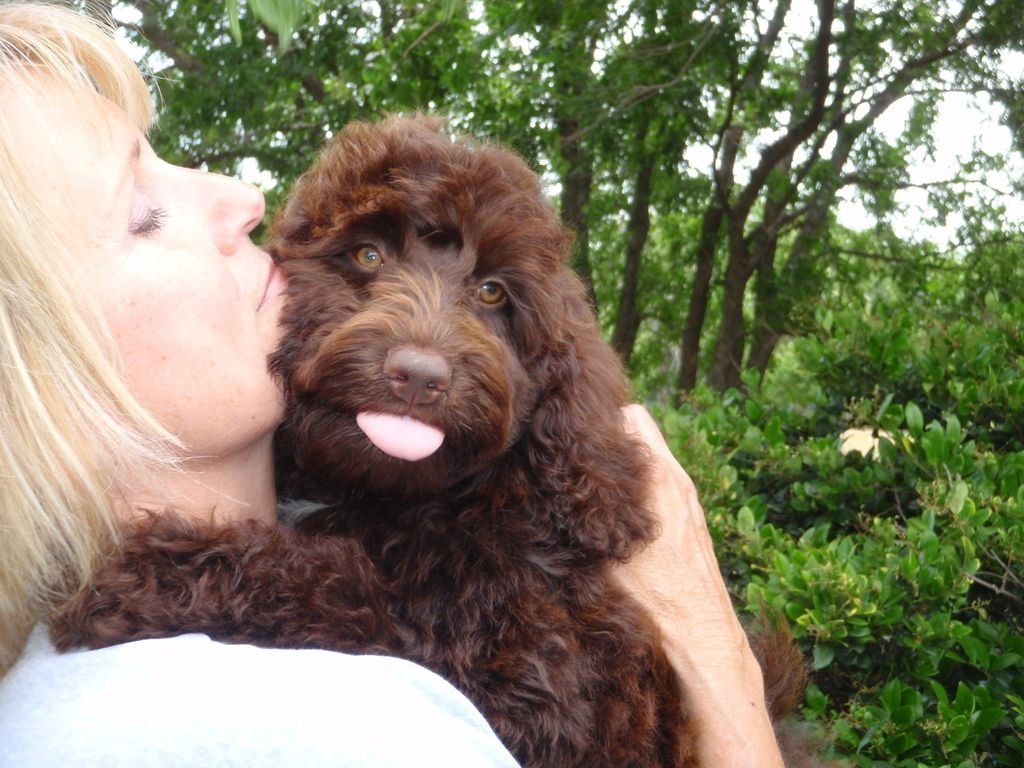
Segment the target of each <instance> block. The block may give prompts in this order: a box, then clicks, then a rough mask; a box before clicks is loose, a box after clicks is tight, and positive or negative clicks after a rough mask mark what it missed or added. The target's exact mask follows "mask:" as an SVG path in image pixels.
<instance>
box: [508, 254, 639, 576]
mask: <svg viewBox="0 0 1024 768" xmlns="http://www.w3.org/2000/svg"><path fill="white" fill-rule="evenodd" d="M555 282H556V286H555V289H554V290H553V291H552V292H551V295H552V306H551V308H550V309H551V310H552V311H554V312H556V313H558V312H559V311H560V313H561V314H560V315H559V316H558V317H557V318H556V321H555V322H554V323H553V325H554V326H555V327H557V328H558V338H555V339H553V343H552V345H551V349H550V350H549V352H548V353H547V355H546V358H545V360H544V362H543V364H542V365H541V366H540V369H541V371H540V373H541V375H542V376H545V377H546V380H547V382H548V386H547V387H546V390H545V391H544V392H543V393H542V394H541V396H540V399H539V402H538V404H537V407H536V410H535V412H534V415H533V419H532V422H531V425H530V439H531V445H530V450H529V451H528V454H529V456H530V459H529V461H531V462H533V464H534V466H533V467H532V469H533V470H534V471H533V473H532V474H534V476H535V477H537V478H539V481H540V482H541V483H543V484H549V485H551V486H552V487H549V488H545V489H544V493H545V495H548V494H550V497H549V499H550V501H553V502H554V507H555V508H556V509H557V510H558V511H557V512H556V514H557V515H559V518H560V519H558V520H557V521H556V523H557V525H558V527H559V528H561V529H562V530H564V531H565V532H566V533H567V534H568V536H569V538H570V540H571V544H572V546H573V547H574V548H576V549H578V550H580V551H582V552H585V553H587V554H590V555H596V556H598V557H614V558H626V557H628V556H629V555H631V554H632V553H633V552H634V551H635V549H636V545H637V542H638V541H639V540H644V539H646V538H648V536H649V535H650V533H651V527H652V523H651V520H650V516H649V514H648V513H647V512H646V511H645V509H644V508H642V507H641V506H640V504H641V503H642V500H643V499H645V498H646V493H647V490H648V489H647V487H646V478H647V472H646V467H647V453H646V449H644V448H643V447H642V446H641V445H640V444H639V443H638V442H637V441H636V440H635V439H633V438H631V437H630V436H629V435H627V433H626V431H625V428H624V426H623V422H622V414H621V408H622V406H624V405H626V404H628V403H629V402H630V401H631V389H630V386H629V382H628V379H627V378H626V375H625V372H624V371H623V368H622V364H621V362H620V360H619V358H618V355H617V354H616V353H615V352H614V351H613V350H612V349H611V347H609V346H608V345H607V344H606V343H605V341H604V340H603V338H602V337H601V333H600V330H599V328H598V326H597V323H596V320H595V318H594V314H593V310H592V308H591V307H590V304H589V303H588V301H587V300H586V294H585V291H584V289H583V286H582V284H581V283H580V281H579V279H578V278H577V277H576V276H575V275H574V274H573V273H571V272H570V271H569V270H568V269H567V268H566V269H563V270H562V271H561V274H559V275H558V276H557V277H556V280H555ZM555 301H558V302H562V303H561V308H560V310H559V308H557V307H556V306H555V304H554V302H555ZM550 501H549V503H550ZM630 513H631V514H630Z"/></svg>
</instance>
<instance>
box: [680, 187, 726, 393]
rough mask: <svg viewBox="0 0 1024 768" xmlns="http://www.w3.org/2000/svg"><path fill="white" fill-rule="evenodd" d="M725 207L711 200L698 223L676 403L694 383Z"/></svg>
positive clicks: (695, 383) (695, 382)
mask: <svg viewBox="0 0 1024 768" xmlns="http://www.w3.org/2000/svg"><path fill="white" fill-rule="evenodd" d="M724 214H725V211H724V210H723V209H722V206H721V205H720V204H719V203H718V202H717V201H713V202H712V203H711V205H710V207H709V208H708V209H707V210H706V211H705V212H704V218H703V220H702V221H701V225H700V240H699V241H698V243H697V258H696V264H695V266H694V271H693V285H692V286H691V287H690V304H689V307H688V308H687V311H686V324H685V325H684V326H683V345H682V360H681V361H680V365H679V380H678V388H677V393H676V401H677V402H676V404H677V405H678V400H679V395H680V394H681V393H683V392H689V391H690V390H692V389H693V388H694V387H695V386H697V370H698V367H699V366H698V363H699V362H700V337H701V332H702V331H703V330H704V319H705V317H707V311H708V301H709V299H710V298H711V277H712V275H713V274H714V270H715V247H716V245H717V243H718V233H719V230H721V228H722V218H723V216H724Z"/></svg>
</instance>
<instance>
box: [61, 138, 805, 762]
mask: <svg viewBox="0 0 1024 768" xmlns="http://www.w3.org/2000/svg"><path fill="white" fill-rule="evenodd" d="M439 128H440V125H439V123H438V122H437V121H432V120H430V119H427V118H417V119H392V120H389V121H387V122H385V123H383V124H380V125H368V124H354V125H350V126H349V127H347V128H346V129H345V130H344V131H342V132H341V133H340V134H339V135H338V136H337V137H336V138H335V139H334V140H333V141H332V143H331V144H330V145H329V146H328V148H327V149H326V151H325V152H324V154H323V156H322V157H321V159H320V161H319V162H318V163H317V164H316V166H315V167H314V168H313V169H312V170H311V171H310V172H309V173H308V174H306V175H305V176H304V177H303V178H302V179H301V180H300V181H299V183H298V185H297V187H296V189H295V191H294V193H293V195H292V197H291V200H290V202H289V204H288V206H287V209H286V210H285V212H284V213H283V215H282V216H281V217H280V218H279V220H278V221H277V222H276V223H275V225H274V227H273V230H272V238H271V248H272V251H273V253H274V254H275V257H276V258H277V259H278V260H279V262H280V263H281V265H282V268H283V269H284V270H285V271H286V273H287V275H288V291H289V297H290V298H289V303H288V306H287V308H286V311H285V315H284V320H283V323H284V326H285V328H286V334H285V341H284V342H283V344H282V347H281V349H280V351H279V352H278V353H277V354H276V355H275V357H274V358H273V368H274V369H275V370H276V371H277V372H278V373H279V374H280V375H281V377H282V379H283V381H284V383H285V387H286V391H287V394H288V399H289V403H290V412H289V415H288V419H287V422H286V425H285V427H284V429H283V431H282V433H281V435H280V438H281V439H280V445H281V449H282V457H283V458H284V465H285V466H287V468H288V473H287V474H288V477H289V478H290V479H292V480H294V479H295V478H298V482H299V483H300V484H301V488H302V490H303V491H304V492H306V493H308V492H310V491H312V492H314V493H315V494H316V495H317V496H319V498H320V499H321V500H324V501H326V502H328V504H329V506H327V508H326V509H324V510H322V511H320V512H318V513H316V514H314V515H312V516H311V517H309V518H307V519H305V520H304V521H303V523H302V524H301V526H300V527H301V531H302V532H287V533H284V532H270V531H265V530H255V529H249V530H246V531H241V532H240V531H238V530H236V529H229V530H227V531H226V532H217V533H209V532H206V533H204V532H202V531H194V532H191V533H189V532H187V531H185V532H182V531H178V532H177V533H175V532H174V531H170V532H166V531H163V532H161V531H160V530H159V526H154V527H153V528H151V529H149V531H148V532H146V531H144V532H143V533H142V535H141V537H140V536H139V535H136V536H134V537H133V538H132V541H133V542H136V543H137V546H138V550H139V557H140V558H141V560H143V561H145V562H135V563H133V564H131V565H129V566H128V567H126V568H125V567H124V566H123V565H119V564H114V565H112V566H111V568H110V569H109V573H110V575H109V576H108V577H107V583H105V584H100V585H98V586H97V588H96V590H94V592H93V593H91V594H90V595H87V596H85V597H83V598H82V599H81V600H80V601H79V603H78V604H76V605H75V606H72V609H71V614H70V615H72V617H73V618H72V620H71V621H66V622H64V623H63V624H60V625H59V630H58V632H59V633H63V635H62V637H63V640H62V642H64V643H65V644H67V643H71V642H79V643H85V644H90V645H93V644H104V643H106V642H113V641H116V640H117V639H126V638H130V637H138V636H147V633H148V636H152V635H153V634H156V633H166V634H171V633H173V632H174V631H175V630H177V631H181V629H182V628H183V627H187V628H191V629H197V630H201V631H205V632H208V633H209V634H211V635H212V636H214V637H217V638H221V639H226V640H236V641H237V640H248V641H254V642H260V643H264V644H275V645H317V646H320V647H328V648H341V649H347V650H352V649H355V650H359V649H363V648H366V649H370V650H381V649H383V650H386V652H392V653H398V654H400V655H403V656H406V657H408V658H411V659H413V660H415V661H419V662H421V663H423V664H425V665H426V666H428V667H430V668H432V669H434V670H436V671H437V672H439V673H440V674H442V675H444V676H445V677H447V678H448V679H450V680H451V681H452V682H453V683H455V684H456V685H457V686H459V687H460V688H462V690H463V691H464V692H465V693H466V694H467V695H468V696H469V697H470V698H471V699H472V700H473V701H474V703H476V705H477V706H478V707H480V709H481V710H482V711H483V712H484V714H485V715H486V716H487V717H488V719H489V720H490V722H491V723H492V725H493V727H494V728H495V730H496V732H497V733H498V735H499V736H500V737H501V738H502V739H503V740H504V741H505V743H506V744H507V745H508V746H509V747H510V749H511V750H512V752H513V753H514V754H515V755H516V757H517V758H518V759H519V760H520V761H521V762H522V764H523V765H525V766H537V767H539V766H546V767H548V768H565V767H567V766H588V767H590V766H595V767H600V766H608V768H612V767H613V766H614V767H615V768H619V767H620V766H637V767H641V766H697V765H698V761H697V757H696V749H695V743H696V738H697V736H698V734H697V733H696V732H695V729H694V726H693V724H692V722H691V721H690V720H689V718H688V717H687V713H686V707H685V704H684V702H683V701H682V700H681V697H680V693H679V687H678V685H677V681H676V678H675V675H674V673H673V671H672V669H671V667H670V666H669V663H668V661H667V659H666V657H665V656H664V654H663V653H662V652H661V650H660V647H659V641H658V635H657V632H656V630H655V628H654V626H653V624H652V622H651V621H650V619H649V617H648V616H647V615H646V614H645V613H644V611H643V610H642V609H641V608H640V607H639V606H638V605H637V604H636V603H635V602H634V601H633V600H632V599H631V598H630V597H629V596H627V595H626V594H624V593H622V592H621V591H620V590H619V589H618V588H617V587H616V586H615V585H614V583H613V582H612V580H611V578H610V575H609V569H610V568H611V566H612V565H613V564H614V563H615V562H617V561H621V560H623V559H626V558H628V557H629V556H630V555H631V554H633V553H635V552H636V551H637V550H639V549H640V548H641V547H643V546H644V545H645V543H646V542H648V541H649V540H650V539H651V537H652V536H653V535H654V530H653V529H654V523H653V518H652V515H651V514H650V512H649V510H648V509H647V508H646V507H645V506H644V503H643V499H644V498H645V490H646V487H647V482H648V481H647V477H648V474H647V457H646V455H645V452H644V450H643V449H642V448H641V446H640V445H639V444H638V443H637V442H635V441H634V440H633V439H631V438H630V437H628V436H627V434H626V433H625V431H624V429H623V425H622V423H621V416H620V412H619V408H620V407H621V406H622V405H624V404H626V403H627V402H628V401H629V399H630V398H629V386H628V383H627V380H626V378H625V375H624V373H623V371H622V368H621V366H620V364H619V362H618V360H617V358H616V357H615V355H614V353H613V352H612V351H611V350H610V348H609V347H608V346H607V345H606V344H605V343H604V342H603V341H602V339H601V336H600V333H599V330H598V328H597V326H596V323H595V322H594V318H593V316H592V312H591V308H590V306H589V305H588V303H587V301H586V297H585V292H584V290H583V288H582V285H581V284H580V282H579V280H578V279H577V278H576V277H575V276H574V275H573V273H572V272H571V271H570V270H569V269H568V267H567V266H566V264H567V256H568V251H569V246H570V243H571V236H570V234H569V233H568V232H567V231H566V229H565V228H564V227H563V226H562V224H561V222H560V220H559V218H558V215H557V214H556V212H555V211H554V209H553V208H552V207H551V206H550V204H549V203H548V202H547V200H546V199H545V197H544V195H543V193H542V190H541V188H540V185H539V182H538V179H537V177H536V176H535V174H533V173H532V172H531V171H530V170H529V169H528V168H527V167H526V166H525V164H524V163H523V162H522V161H521V160H520V159H519V158H517V157H516V156H514V155H513V154H511V153H510V152H508V151H506V150H503V149H499V148H496V147H492V146H488V145H482V144H473V143H470V142H453V141H451V140H449V139H448V138H446V137H445V136H444V135H443V134H442V133H441V132H440V130H439ZM367 246H369V247H372V248H373V249H374V251H375V253H377V254H379V255H380V256H381V257H382V259H383V266H382V267H381V268H379V269H378V268H377V264H376V262H372V260H365V259H363V258H362V257H361V256H359V254H360V252H361V249H363V248H364V247H367ZM363 255H364V256H365V252H364V253H363ZM371 262H372V263H371ZM495 286H497V288H498V289H499V290H498V295H499V298H500V300H499V301H497V302H492V301H491V299H493V298H494V296H495V291H494V287H495ZM398 349H413V350H416V351H417V354H419V353H424V354H427V355H428V356H430V358H431V360H434V361H437V360H440V361H442V362H441V363H439V364H438V365H442V366H443V367H444V370H445V376H444V385H443V387H442V388H441V390H442V391H440V392H437V391H434V392H418V393H413V394H410V393H409V392H408V391H406V390H405V389H403V387H404V385H400V384H399V383H396V380H395V378H394V377H393V376H390V375H388V374H387V373H386V371H385V368H386V365H387V361H388V359H389V355H390V354H391V353H392V351H393V350H398ZM364 411H372V412H384V413H391V414H399V415H411V416H414V417H415V418H417V419H418V420H420V421H423V422H425V423H428V424H431V425H434V426H436V427H438V428H440V429H442V430H443V432H444V435H445V438H444V443H443V445H442V446H441V448H440V450H439V451H437V452H436V453H435V454H433V455H432V456H430V457H429V458H425V459H422V460H420V461H417V462H407V461H403V460H400V459H396V458H392V457H391V456H389V455H386V454H385V453H383V452H382V451H380V450H378V449H377V448H376V447H375V446H374V445H373V444H372V443H371V442H370V441H369V440H368V439H367V437H366V435H364V434H363V432H362V430H361V429H360V428H359V427H358V425H357V424H356V421H355V417H356V415H357V414H358V413H360V412H364ZM165 533H166V534H168V535H167V536H164V537H163V538H167V539H169V540H170V541H169V542H164V541H163V540H162V538H161V536H163V534H165ZM179 534H180V535H179ZM313 534H316V535H313ZM324 534H328V535H324ZM154 535H155V540H154ZM147 537H148V538H147ZM250 541H252V542H253V544H252V548H251V549H250V546H249V543H248V542H250ZM132 546H135V545H134V544H133V545H132ZM179 548H183V549H184V550H186V551H185V552H184V554H183V553H182V552H180V551H179ZM218 552H220V553H227V554H225V560H224V562H223V564H222V563H221V561H220V560H219V559H218V556H216V555H215V554H213V555H211V554H210V553H218ZM134 556H135V555H134V550H133V549H131V548H130V549H129V552H128V557H129V558H132V557H134ZM306 556H308V565H306V564H303V559H304V557H306ZM147 558H148V560H147ZM151 561H161V562H162V564H158V565H155V566H153V571H152V573H151V572H149V571H148V570H147V569H148V568H150V566H149V564H148V563H149V562H151ZM278 561H281V562H283V563H284V565H283V566H282V567H281V570H280V572H277V571H276V564H277V562H278ZM119 570H128V571H130V572H132V573H133V574H135V572H138V573H139V574H143V575H142V576H138V575H133V576H131V577H129V578H128V581H129V582H131V583H129V584H127V585H122V584H119V583H118V581H119V579H121V578H124V577H123V576H122V575H119ZM168 571H171V572H172V573H173V575H172V576H171V577H170V578H171V581H170V582H166V581H164V579H167V578H168ZM270 571H272V572H273V576H271V575H270V573H268V572H270ZM261 574H263V575H261ZM318 582H324V583H323V584H320V583H318ZM190 584H194V585H195V586H192V587H190V586H189V585H190ZM350 589H351V592H349V590H350ZM264 591H265V592H266V594H263V593H264ZM104 593H110V594H113V595H114V597H112V598H111V599H110V602H109V603H107V604H103V599H104V598H102V597H99V598H98V597H97V595H102V594H104ZM154 602H155V603H156V604H157V605H153V603H154ZM97 603H100V604H101V605H100V608H99V609H97ZM168 603H170V604H171V607H170V608H168V606H167V604H168ZM289 605H292V606H294V608H293V610H292V612H291V613H289V608H288V606H289ZM139 606H141V607H139ZM335 606H337V607H335ZM360 608H362V609H363V610H360ZM335 610H336V611H337V616H335ZM149 614H155V615H156V617H157V618H155V619H154V618H151V617H149V616H148V615H149ZM371 614H372V615H371ZM126 617H127V618H126ZM147 623H149V624H150V625H151V626H150V627H149V628H148V629H147V628H146V626H145V625H146V624H147ZM307 623H310V624H311V625H312V627H306V626H305V625H306V624H307ZM97 624H99V625H100V628H99V629H95V628H90V627H91V626H93V625H97ZM97 637H99V638H100V639H101V642H99V643H97V639H96V638H97ZM353 638H354V639H353ZM360 643H365V645H360ZM783 662H784V663H785V664H796V665H797V666H799V662H798V660H794V659H790V658H784V659H783ZM789 682H793V680H790V681H789ZM796 682H797V683H798V685H799V684H800V683H801V681H796ZM790 688H791V686H789V685H788V684H786V685H783V686H782V688H781V689H780V691H778V692H777V693H779V694H780V697H781V698H783V699H785V698H790V699H792V698H793V694H792V693H791V692H790Z"/></svg>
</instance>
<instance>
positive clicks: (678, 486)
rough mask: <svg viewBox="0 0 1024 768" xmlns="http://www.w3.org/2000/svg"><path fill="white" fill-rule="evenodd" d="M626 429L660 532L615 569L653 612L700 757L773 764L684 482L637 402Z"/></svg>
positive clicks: (732, 619)
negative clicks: (643, 449) (696, 729)
mask: <svg viewBox="0 0 1024 768" xmlns="http://www.w3.org/2000/svg"><path fill="white" fill-rule="evenodd" d="M624 417H625V420H626V427H627V429H628V430H629V431H630V432H632V433H633V434H635V435H636V436H637V437H639V438H641V439H642V440H643V441H644V442H645V443H646V444H647V446H648V448H649V449H650V451H651V454H652V456H653V458H654V467H653V470H654V477H653V482H654V487H653V489H652V493H653V496H652V501H653V503H654V504H653V506H654V510H655V512H656V513H657V514H658V517H659V521H660V524H661V535H660V536H659V537H658V539H657V540H655V541H654V542H653V543H652V544H650V545H649V546H648V547H647V548H646V549H644V550H643V551H642V552H640V553H639V554H638V555H636V556H635V557H633V558H632V559H631V560H630V561H629V562H628V563H626V564H624V565H622V566H619V567H618V568H617V571H616V574H617V577H618V579H619V581H620V583H621V584H622V585H623V586H624V587H625V588H626V589H628V590H629V592H630V593H631V594H632V595H633V596H634V597H636V598H637V599H638V600H639V601H640V602H641V603H642V604H643V605H644V606H646V607H647V609H648V610H649V611H650V612H651V613H652V615H653V616H654V618H655V620H656V622H657V624H658V626H659V627H660V629H661V631H662V633H663V640H664V645H665V650H666V652H667V653H668V656H669V659H670V660H671V662H672V665H673V666H674V667H675V669H676V672H677V673H678V675H679V677H680V680H681V685H682V687H683V689H684V691H685V694H686V698H687V700H688V702H689V703H690V706H691V708H692V712H693V716H694V717H695V718H696V720H697V722H698V723H699V724H700V725H701V729H700V732H701V734H702V743H701V745H700V751H701V755H702V760H703V764H704V765H714V766H721V768H749V767H750V766H759V768H783V762H782V757H781V755H780V753H779V748H778V746H777V744H776V742H775V735H774V732H773V730H772V725H771V721H770V719H769V717H768V710H767V707H766V705H765V700H764V681H763V678H762V676H761V669H760V667H759V666H758V663H757V660H756V659H755V658H754V654H753V652H752V651H751V649H750V644H749V643H748V642H747V636H746V633H745V632H744V631H743V628H742V627H741V626H740V622H739V619H738V618H737V616H736V613H735V612H734V611H733V608H732V603H731V601H730V599H729V593H728V591H727V590H726V587H725V582H724V581H723V579H722V575H721V572H720V571H719V568H718V560H717V559H716V557H715V553H714V549H713V545H712V541H711V535H710V533H709V532H708V527H707V522H706V521H705V519H704V510H703V509H701V506H700V502H699V501H698V500H697V491H696V488H695V487H694V485H693V481H692V480H690V477H689V476H688V475H687V474H686V472H685V471H684V470H683V468H682V467H680V466H679V463H678V462H677V461H676V460H675V458H674V457H673V456H672V453H671V452H670V451H669V449H668V446H667V445H666V443H665V440H664V438H663V437H662V435H661V432H660V431H659V430H658V426H657V425H656V424H655V423H654V420H653V419H652V418H651V416H650V414H649V413H648V412H647V411H646V409H644V408H642V407H641V406H638V405H634V406H629V407H628V408H626V409H625V410H624Z"/></svg>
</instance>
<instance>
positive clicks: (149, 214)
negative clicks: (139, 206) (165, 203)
mask: <svg viewBox="0 0 1024 768" xmlns="http://www.w3.org/2000/svg"><path fill="white" fill-rule="evenodd" d="M166 217H167V211H165V210H164V209H163V208H150V209H149V210H148V211H146V213H145V215H143V216H142V217H141V218H139V219H137V220H135V221H133V222H132V223H131V224H130V225H129V226H128V231H129V232H130V233H131V234H132V235H136V236H140V237H145V236H146V235H151V234H153V233H154V232H158V231H159V230H160V229H161V227H163V225H164V219H165V218H166Z"/></svg>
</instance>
